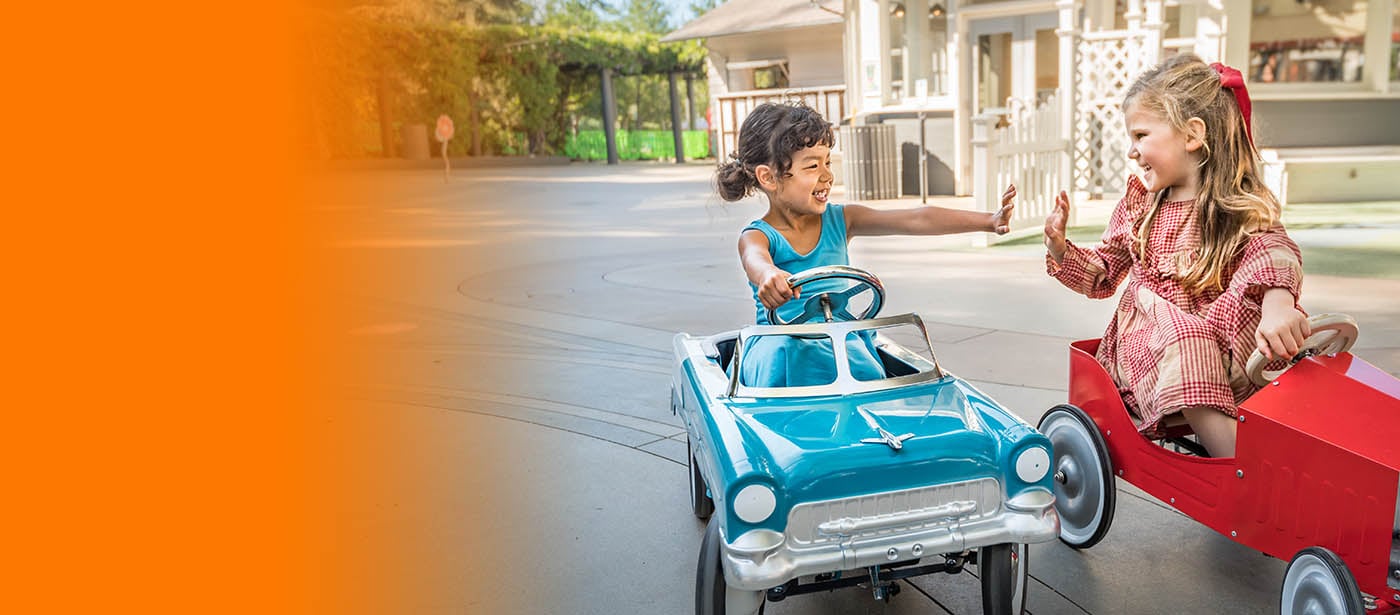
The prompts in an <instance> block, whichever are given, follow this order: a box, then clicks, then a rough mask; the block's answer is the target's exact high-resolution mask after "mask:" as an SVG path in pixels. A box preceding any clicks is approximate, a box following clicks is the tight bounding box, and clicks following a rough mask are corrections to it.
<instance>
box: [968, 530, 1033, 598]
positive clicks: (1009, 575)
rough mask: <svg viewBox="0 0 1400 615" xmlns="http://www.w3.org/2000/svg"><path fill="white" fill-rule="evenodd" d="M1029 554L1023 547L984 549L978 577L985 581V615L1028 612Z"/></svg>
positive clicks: (978, 567) (979, 556)
mask: <svg viewBox="0 0 1400 615" xmlns="http://www.w3.org/2000/svg"><path fill="white" fill-rule="evenodd" d="M1026 555H1027V550H1026V545H1023V544H1007V543H1003V544H999V545H988V546H985V547H982V548H981V549H979V550H978V553H977V574H978V575H980V576H981V577H982V613H983V615H1020V613H1021V612H1023V611H1025V609H1026V581H1027V580H1028V579H1029V578H1030V574H1029V572H1028V570H1027V568H1026V565H1027V563H1028V562H1027V560H1026Z"/></svg>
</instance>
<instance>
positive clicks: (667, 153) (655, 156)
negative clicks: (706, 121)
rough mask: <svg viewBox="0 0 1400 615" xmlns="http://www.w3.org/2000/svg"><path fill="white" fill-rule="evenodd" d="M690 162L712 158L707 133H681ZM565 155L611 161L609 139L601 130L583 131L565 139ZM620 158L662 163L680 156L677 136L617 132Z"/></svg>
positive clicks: (658, 132) (668, 132)
mask: <svg viewBox="0 0 1400 615" xmlns="http://www.w3.org/2000/svg"><path fill="white" fill-rule="evenodd" d="M681 142H682V144H683V145H684V147H685V157H686V159H688V160H694V159H696V158H709V157H710V135H709V133H707V132H705V131H703V130H685V131H681ZM564 155H565V156H568V157H570V158H573V159H575V160H607V159H608V142H607V137H606V136H605V135H604V134H603V131H601V130H580V131H579V132H578V135H577V136H569V137H568V138H566V139H565V140H564ZM617 157H618V158H621V159H623V160H659V159H663V158H671V159H674V158H675V157H676V141H675V136H674V135H672V134H671V131H669V130H638V131H627V130H619V131H617Z"/></svg>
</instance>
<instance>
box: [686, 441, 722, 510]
mask: <svg viewBox="0 0 1400 615" xmlns="http://www.w3.org/2000/svg"><path fill="white" fill-rule="evenodd" d="M685 458H686V466H687V467H688V469H689V470H690V509H691V510H693V511H695V517H696V518H698V519H709V518H710V515H712V514H714V512H715V500H714V498H711V497H710V491H709V487H707V486H706V485H705V477H704V476H701V475H700V465H699V464H697V463H695V451H694V449H692V448H691V447H690V437H689V436H687V437H686V439H685Z"/></svg>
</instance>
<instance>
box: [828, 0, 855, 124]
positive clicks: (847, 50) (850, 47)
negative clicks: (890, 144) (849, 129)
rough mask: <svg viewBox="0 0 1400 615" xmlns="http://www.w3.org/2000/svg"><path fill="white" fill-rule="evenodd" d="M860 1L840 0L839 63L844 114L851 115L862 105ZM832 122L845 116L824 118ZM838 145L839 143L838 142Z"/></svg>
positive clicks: (836, 121)
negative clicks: (842, 30) (842, 33)
mask: <svg viewBox="0 0 1400 615" xmlns="http://www.w3.org/2000/svg"><path fill="white" fill-rule="evenodd" d="M860 4H861V3H860V1H859V0H844V2H842V7H841V8H842V9H843V11H842V12H843V13H844V14H845V21H844V23H843V24H842V27H844V28H845V34H846V35H845V37H843V38H844V40H843V41H842V43H841V50H842V54H841V63H842V64H843V66H842V68H843V73H842V74H843V75H844V76H845V79H846V93H845V95H844V100H845V104H844V106H845V109H842V113H843V114H844V115H847V116H849V115H851V114H852V113H853V112H854V111H855V110H856V109H857V108H859V107H861V106H862V104H861V103H862V101H861V91H860V38H861V37H860ZM826 119H827V120H829V121H831V122H832V123H838V122H840V121H841V120H844V119H845V117H839V118H833V117H829V118H826ZM838 147H839V144H838Z"/></svg>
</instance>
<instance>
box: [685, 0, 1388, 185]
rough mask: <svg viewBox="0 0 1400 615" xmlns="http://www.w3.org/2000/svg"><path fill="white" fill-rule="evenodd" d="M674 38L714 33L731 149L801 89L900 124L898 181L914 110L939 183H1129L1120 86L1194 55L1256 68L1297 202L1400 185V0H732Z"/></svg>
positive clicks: (715, 68) (911, 146) (1263, 141)
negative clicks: (770, 102)
mask: <svg viewBox="0 0 1400 615" xmlns="http://www.w3.org/2000/svg"><path fill="white" fill-rule="evenodd" d="M837 13H839V15H838V14H837ZM668 38H669V39H671V40H677V39H684V38H705V39H706V46H707V47H708V48H709V49H710V52H711V54H710V85H711V96H712V100H711V105H712V109H717V110H718V114H714V117H713V118H712V119H713V120H714V121H715V123H716V124H717V126H716V128H718V129H719V130H720V131H721V132H722V135H721V141H720V144H719V151H720V152H721V153H725V152H727V151H728V150H729V148H731V147H732V138H733V131H734V130H736V129H737V126H738V122H741V121H742V118H743V116H744V114H745V113H746V111H747V109H748V108H751V106H752V105H753V104H756V102H759V101H762V100H767V99H774V98H781V97H783V96H784V95H785V94H789V93H797V94H799V95H801V96H803V97H804V98H807V99H808V100H809V102H812V101H819V103H820V104H817V105H814V106H818V108H819V109H820V110H822V111H823V113H824V114H825V115H826V116H827V117H828V118H829V119H832V120H833V121H836V120H837V118H840V121H841V122H842V123H843V124H853V125H857V126H859V125H872V124H889V125H893V126H894V127H895V132H896V135H897V139H896V140H897V141H898V142H900V151H899V156H900V158H901V159H902V163H903V164H902V166H903V169H904V171H905V172H904V174H903V175H904V181H903V192H904V193H905V194H917V193H918V192H919V190H918V181H917V176H918V173H917V170H918V159H919V153H920V152H919V148H918V145H917V144H918V143H919V142H920V135H919V132H920V125H921V124H922V126H923V142H924V144H925V145H924V152H923V153H924V154H925V155H926V158H927V165H926V171H927V173H926V176H927V179H926V186H927V189H928V190H929V191H930V192H931V193H933V194H970V193H978V192H981V191H983V188H979V187H977V186H981V185H982V183H980V182H990V183H993V184H995V183H998V182H1001V181H1003V180H1007V179H1010V180H1013V181H1017V182H1018V183H1021V184H1023V185H1024V184H1025V183H1026V182H1027V181H1040V182H1041V183H1042V184H1044V186H1043V187H1045V188H1051V187H1053V186H1057V185H1065V186H1067V187H1071V188H1073V189H1074V190H1077V191H1081V192H1088V193H1113V192H1115V191H1117V190H1121V187H1122V185H1123V181H1124V179H1125V177H1126V175H1127V173H1128V172H1130V171H1129V165H1128V164H1127V162H1128V161H1127V160H1126V158H1125V157H1124V152H1125V151H1126V147H1125V145H1126V143H1125V141H1126V137H1125V135H1124V134H1123V130H1122V124H1121V121H1122V120H1121V113H1120V112H1119V110H1118V105H1119V103H1120V102H1121V97H1122V91H1123V90H1124V89H1125V88H1126V87H1127V86H1128V85H1129V84H1130V83H1131V80H1132V79H1133V78H1135V77H1136V76H1137V75H1138V74H1139V73H1141V72H1142V71H1143V70H1145V69H1146V68H1148V67H1150V66H1152V65H1153V64H1156V63H1157V62H1159V61H1160V60H1161V59H1163V58H1165V57H1167V56H1168V55H1170V54H1173V53H1178V52H1182V51H1190V52H1193V53H1196V54H1198V55H1200V56H1201V57H1202V58H1204V59H1206V60H1207V61H1222V62H1224V63H1226V64H1229V65H1231V66H1235V67H1238V68H1240V69H1241V70H1242V71H1243V72H1245V74H1246V78H1247V81H1248V84H1249V88H1250V93H1251V94H1252V96H1253V99H1254V116H1255V118H1256V120H1255V132H1256V137H1257V139H1258V141H1259V144H1260V146H1261V147H1262V148H1266V149H1268V150H1276V151H1270V152H1268V153H1267V155H1270V156H1277V157H1278V158H1279V159H1280V160H1282V161H1283V162H1284V163H1286V164H1285V165H1284V166H1283V167H1282V168H1285V169H1286V170H1287V174H1286V178H1287V179H1286V182H1287V183H1286V185H1287V190H1288V197H1289V199H1290V200H1293V201H1300V200H1307V201H1316V200H1361V199H1376V198H1392V199H1395V198H1400V183H1397V182H1392V181H1385V180H1387V179H1388V178H1389V177H1390V176H1393V175H1394V174H1395V173H1396V172H1400V0H842V1H840V2H837V1H835V0H830V1H827V2H811V1H802V0H731V1H730V2H727V3H725V4H723V5H721V6H720V7H718V8H716V9H715V10H713V11H711V12H710V13H707V14H706V15H703V16H701V17H699V18H697V19H696V20H694V21H692V22H691V23H689V24H686V25H685V26H684V27H682V28H681V29H679V30H677V31H676V32H674V33H672V34H671V35H669V36H668ZM838 54H839V55H838ZM764 71H767V72H768V73H769V74H768V75H764V74H763V72H764ZM838 71H839V74H838ZM779 74H781V75H782V78H779V77H778V75H779ZM1052 99H1053V100H1054V101H1056V103H1057V104H1058V106H1059V108H1058V109H1053V108H1048V107H1046V108H1042V109H1041V110H1040V112H1039V114H1037V113H1035V111H1034V110H1035V109H1036V108H1037V107H1038V106H1040V105H1043V104H1044V103H1046V102H1047V101H1051V100H1052ZM921 119H922V121H921ZM1056 152H1060V153H1058V154H1057V153H1056ZM1056 156H1058V157H1059V158H1055V157H1056ZM1052 159H1053V160H1056V162H1053V163H1052V162H1049V161H1050V160H1052ZM1032 169H1033V170H1034V173H1032ZM1051 171H1054V172H1053V173H1050V175H1054V177H1049V178H1043V177H1042V178H1037V179H1027V177H1026V176H1027V175H1028V174H1033V175H1044V174H1046V173H1047V172H1051ZM1027 213H1035V212H1033V211H1031V212H1027Z"/></svg>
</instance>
